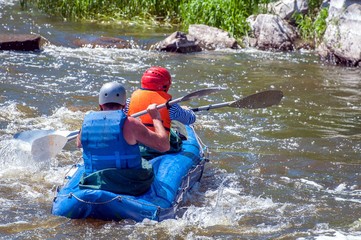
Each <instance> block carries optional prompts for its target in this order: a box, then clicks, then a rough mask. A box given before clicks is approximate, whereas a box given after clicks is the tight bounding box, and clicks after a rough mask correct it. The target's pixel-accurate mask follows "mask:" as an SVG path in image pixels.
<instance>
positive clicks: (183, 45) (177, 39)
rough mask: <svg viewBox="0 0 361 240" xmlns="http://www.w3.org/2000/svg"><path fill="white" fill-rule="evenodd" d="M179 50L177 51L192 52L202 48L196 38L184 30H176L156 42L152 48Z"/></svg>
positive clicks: (169, 50) (168, 50)
mask: <svg viewBox="0 0 361 240" xmlns="http://www.w3.org/2000/svg"><path fill="white" fill-rule="evenodd" d="M153 49H155V50H158V51H167V52H177V53H191V52H200V51H202V48H201V47H200V46H199V44H198V43H197V42H196V39H195V38H194V37H193V36H191V35H188V34H185V33H184V32H179V31H177V32H174V33H172V34H171V35H170V36H168V37H167V38H166V39H164V40H163V41H160V42H158V43H156V44H154V45H153V46H152V47H151V50H153Z"/></svg>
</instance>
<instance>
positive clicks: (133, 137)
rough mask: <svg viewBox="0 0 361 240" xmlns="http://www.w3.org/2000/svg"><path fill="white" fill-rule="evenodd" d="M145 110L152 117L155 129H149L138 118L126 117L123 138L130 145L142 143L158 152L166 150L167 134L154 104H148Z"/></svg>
mask: <svg viewBox="0 0 361 240" xmlns="http://www.w3.org/2000/svg"><path fill="white" fill-rule="evenodd" d="M147 111H148V114H149V115H150V116H151V117H152V119H153V125H154V128H155V131H154V132H153V131H151V130H149V129H148V128H147V127H146V126H145V125H144V124H143V123H142V122H141V121H139V120H138V119H135V118H133V117H128V118H127V119H126V120H125V123H124V127H123V133H124V138H125V140H126V141H127V143H128V144H131V145H134V144H136V143H142V144H144V145H146V146H148V147H150V148H153V149H155V150H158V151H160V152H165V151H168V150H169V148H170V144H169V136H168V133H167V131H166V130H165V129H164V127H163V124H162V118H161V116H160V113H159V111H158V109H157V108H156V104H151V105H149V106H148V108H147Z"/></svg>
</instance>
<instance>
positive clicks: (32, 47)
mask: <svg viewBox="0 0 361 240" xmlns="http://www.w3.org/2000/svg"><path fill="white" fill-rule="evenodd" d="M43 43H44V39H42V37H41V36H40V35H37V34H0V50H14V51H36V50H40V49H41V46H42V45H43Z"/></svg>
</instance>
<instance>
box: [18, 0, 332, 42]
mask: <svg viewBox="0 0 361 240" xmlns="http://www.w3.org/2000/svg"><path fill="white" fill-rule="evenodd" d="M271 2H275V0H178V1H175V0H20V4H21V6H22V7H23V9H27V8H29V7H37V8H38V9H40V10H41V11H43V12H45V13H47V14H49V15H51V16H58V17H62V18H64V19H70V20H96V21H133V22H134V21H136V22H141V24H145V23H150V24H162V25H169V24H172V25H179V26H181V27H182V28H183V29H186V28H187V27H188V26H189V25H190V24H206V25H209V26H213V27H217V28H220V29H223V30H225V31H228V32H229V33H230V34H231V35H232V36H233V37H235V38H241V37H242V36H244V35H247V33H248V32H249V30H250V27H249V25H248V23H247V21H246V19H247V17H249V16H250V15H252V14H257V13H263V12H266V9H267V4H269V3H271ZM321 2H322V0H309V1H308V4H309V13H308V14H307V15H301V14H296V15H295V16H294V18H295V21H296V24H297V26H298V28H299V30H300V32H301V36H302V37H303V38H304V39H305V40H308V41H310V40H313V41H318V40H319V39H320V37H321V36H322V35H323V33H324V31H325V28H326V25H325V19H326V17H327V10H324V9H323V10H321V11H319V10H318V7H319V6H320V4H321ZM318 12H319V14H318ZM317 14H318V15H317Z"/></svg>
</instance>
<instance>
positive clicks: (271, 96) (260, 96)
mask: <svg viewBox="0 0 361 240" xmlns="http://www.w3.org/2000/svg"><path fill="white" fill-rule="evenodd" d="M282 98H283V93H282V91H279V90H268V91H263V92H259V93H255V94H252V95H249V96H247V97H244V98H241V99H239V100H235V101H230V102H224V103H216V104H210V105H206V106H201V107H197V108H192V110H193V111H194V112H198V111H204V110H206V111H208V110H210V109H215V108H222V107H234V108H248V109H257V108H266V107H270V106H272V105H276V104H279V103H280V101H281V99H282Z"/></svg>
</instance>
